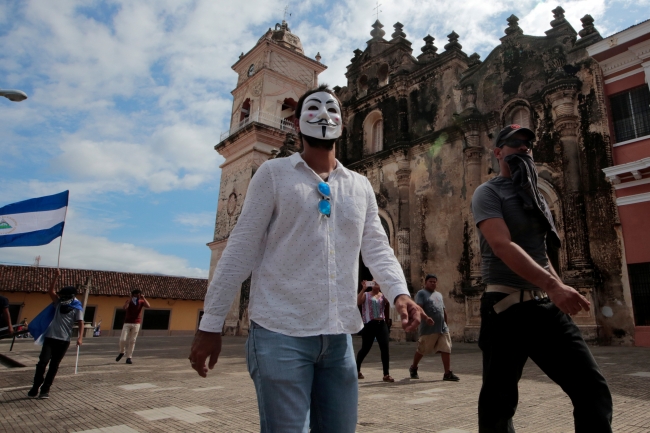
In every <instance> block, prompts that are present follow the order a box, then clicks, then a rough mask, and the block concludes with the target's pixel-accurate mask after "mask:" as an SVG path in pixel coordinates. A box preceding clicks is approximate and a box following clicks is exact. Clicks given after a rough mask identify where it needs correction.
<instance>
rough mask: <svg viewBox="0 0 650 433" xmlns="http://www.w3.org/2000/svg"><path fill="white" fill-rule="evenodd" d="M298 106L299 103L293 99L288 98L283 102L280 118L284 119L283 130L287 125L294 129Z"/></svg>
mask: <svg viewBox="0 0 650 433" xmlns="http://www.w3.org/2000/svg"><path fill="white" fill-rule="evenodd" d="M297 106H298V103H297V102H296V101H294V99H293V98H286V99H285V100H284V101H283V102H282V107H281V112H280V117H281V118H282V125H281V126H282V127H281V129H285V128H284V126H285V125H286V126H287V127H289V129H291V128H292V127H293V124H294V123H295V120H296V116H295V114H296V107H297Z"/></svg>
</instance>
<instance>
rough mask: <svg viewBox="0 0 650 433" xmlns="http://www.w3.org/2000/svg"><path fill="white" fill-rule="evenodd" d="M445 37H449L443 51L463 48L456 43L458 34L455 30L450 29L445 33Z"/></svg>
mask: <svg viewBox="0 0 650 433" xmlns="http://www.w3.org/2000/svg"><path fill="white" fill-rule="evenodd" d="M447 38H449V43H448V44H447V45H445V51H452V50H457V51H460V50H462V49H463V46H462V45H461V44H459V43H458V38H459V36H458V34H457V33H456V32H454V31H452V32H451V33H449V34H448V35H447Z"/></svg>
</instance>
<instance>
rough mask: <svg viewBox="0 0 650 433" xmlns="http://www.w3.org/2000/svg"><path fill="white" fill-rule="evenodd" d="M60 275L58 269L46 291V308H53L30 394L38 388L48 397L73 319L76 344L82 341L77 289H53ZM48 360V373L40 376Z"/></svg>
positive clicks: (82, 325)
mask: <svg viewBox="0 0 650 433" xmlns="http://www.w3.org/2000/svg"><path fill="white" fill-rule="evenodd" d="M60 276H61V271H60V270H59V269H57V270H56V271H55V276H54V278H53V279H52V282H51V283H50V287H49V289H48V291H47V294H48V295H50V298H51V299H52V304H51V305H50V306H49V307H48V308H52V309H53V310H54V314H53V317H52V321H51V322H50V325H49V326H48V328H47V330H46V331H45V332H44V333H43V337H44V338H43V348H42V349H41V354H40V356H39V358H38V364H36V372H35V373H34V385H33V386H32V389H30V390H29V392H28V393H27V395H28V396H29V397H32V398H33V397H36V396H37V395H38V392H39V388H40V392H41V393H40V396H39V397H40V398H49V397H50V394H49V393H50V387H51V386H52V382H54V378H55V377H56V373H57V371H58V370H59V364H60V363H61V360H62V359H63V357H64V356H65V353H66V352H67V350H68V347H69V346H70V336H71V335H72V327H73V325H74V324H75V323H76V324H77V325H78V326H79V336H78V337H77V346H81V344H82V341H83V329H84V318H83V307H82V305H81V302H79V301H78V300H77V299H75V295H76V294H77V289H76V288H75V287H73V286H67V287H64V288H62V289H61V290H60V291H59V293H58V295H57V294H56V293H55V292H54V287H55V286H56V282H57V280H58V279H59V277H60ZM48 364H49V365H50V367H49V369H48V370H47V375H46V376H45V377H43V376H44V375H45V369H46V368H47V365H48Z"/></svg>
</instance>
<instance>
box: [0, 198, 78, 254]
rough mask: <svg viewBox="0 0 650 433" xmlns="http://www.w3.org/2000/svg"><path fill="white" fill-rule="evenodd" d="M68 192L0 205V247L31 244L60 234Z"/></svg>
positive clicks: (43, 241)
mask: <svg viewBox="0 0 650 433" xmlns="http://www.w3.org/2000/svg"><path fill="white" fill-rule="evenodd" d="M69 193H70V191H63V192H61V193H58V194H54V195H48V196H46V197H38V198H31V199H29V200H25V201H19V202H18V203H12V204H8V205H7V206H5V207H0V248H2V247H33V246H36V245H45V244H49V243H50V242H52V241H53V240H54V239H56V238H58V237H59V236H61V235H62V234H63V225H64V224H65V215H66V210H67V209H68V195H69Z"/></svg>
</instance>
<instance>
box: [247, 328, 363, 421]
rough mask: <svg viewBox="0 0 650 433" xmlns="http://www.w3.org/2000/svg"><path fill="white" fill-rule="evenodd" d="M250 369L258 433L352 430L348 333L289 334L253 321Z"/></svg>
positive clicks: (354, 390)
mask: <svg viewBox="0 0 650 433" xmlns="http://www.w3.org/2000/svg"><path fill="white" fill-rule="evenodd" d="M246 361H247V364H248V372H249V373H250V375H251V378H252V379H253V382H254V383H255V391H256V392H257V403H258V407H259V412H260V431H261V432H262V433H307V432H308V431H309V429H310V428H311V432H312V433H328V432H331V433H354V432H355V430H356V426H357V401H358V396H359V392H358V382H357V367H356V363H355V360H354V353H353V350H352V337H351V336H350V335H346V334H341V335H318V336H314V337H290V336H288V335H284V334H279V333H277V332H273V331H269V330H268V329H264V328H262V327H261V326H259V325H258V324H256V323H255V322H251V327H250V333H249V335H248V340H247V341H246Z"/></svg>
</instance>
